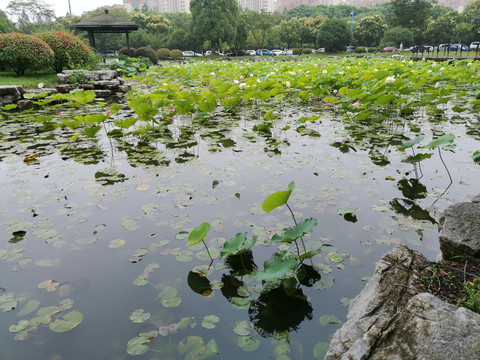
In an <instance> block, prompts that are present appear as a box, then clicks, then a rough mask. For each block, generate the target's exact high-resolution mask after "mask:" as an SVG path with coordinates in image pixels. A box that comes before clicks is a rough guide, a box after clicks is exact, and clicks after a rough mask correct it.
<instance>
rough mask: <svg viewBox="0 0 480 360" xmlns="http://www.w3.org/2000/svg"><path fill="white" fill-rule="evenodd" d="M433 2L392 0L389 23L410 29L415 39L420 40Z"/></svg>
mask: <svg viewBox="0 0 480 360" xmlns="http://www.w3.org/2000/svg"><path fill="white" fill-rule="evenodd" d="M433 2H434V0H392V1H391V2H390V4H391V6H392V11H393V17H392V21H391V25H393V26H401V27H403V28H406V29H410V30H411V31H413V33H414V37H415V40H416V41H417V42H421V41H422V40H423V39H422V37H423V32H424V31H425V29H426V28H427V24H428V21H429V19H430V11H431V9H432V3H433Z"/></svg>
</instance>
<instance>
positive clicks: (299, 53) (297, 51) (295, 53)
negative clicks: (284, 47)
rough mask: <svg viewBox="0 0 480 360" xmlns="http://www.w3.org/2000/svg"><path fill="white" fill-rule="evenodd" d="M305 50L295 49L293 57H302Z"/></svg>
mask: <svg viewBox="0 0 480 360" xmlns="http://www.w3.org/2000/svg"><path fill="white" fill-rule="evenodd" d="M302 54H303V50H302V49H301V48H294V49H293V55H302Z"/></svg>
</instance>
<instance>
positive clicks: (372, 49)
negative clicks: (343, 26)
mask: <svg viewBox="0 0 480 360" xmlns="http://www.w3.org/2000/svg"><path fill="white" fill-rule="evenodd" d="M377 51H378V48H376V47H374V46H372V47H369V48H368V52H369V53H376V52H377Z"/></svg>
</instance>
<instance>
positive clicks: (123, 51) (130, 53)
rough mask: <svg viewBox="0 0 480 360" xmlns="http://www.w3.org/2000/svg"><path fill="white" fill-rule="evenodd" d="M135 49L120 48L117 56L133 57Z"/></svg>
mask: <svg viewBox="0 0 480 360" xmlns="http://www.w3.org/2000/svg"><path fill="white" fill-rule="evenodd" d="M136 51H137V49H135V48H132V47H131V48H128V47H126V46H125V47H122V48H121V49H120V50H118V55H125V56H127V57H135V52H136Z"/></svg>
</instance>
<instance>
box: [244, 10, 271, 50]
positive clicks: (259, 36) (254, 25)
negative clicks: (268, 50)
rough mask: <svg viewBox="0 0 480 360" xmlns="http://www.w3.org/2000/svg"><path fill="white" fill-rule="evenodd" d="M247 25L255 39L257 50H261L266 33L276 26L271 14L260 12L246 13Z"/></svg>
mask: <svg viewBox="0 0 480 360" xmlns="http://www.w3.org/2000/svg"><path fill="white" fill-rule="evenodd" d="M247 19H248V23H249V24H250V34H251V35H252V36H253V38H254V39H255V42H256V43H257V44H256V45H257V47H258V48H260V49H261V48H263V46H264V44H265V39H266V37H267V34H268V32H269V31H270V30H271V29H272V28H273V27H274V26H275V25H276V23H277V19H276V18H275V16H274V15H273V14H270V13H267V12H265V11H262V12H260V13H257V12H254V11H248V12H247Z"/></svg>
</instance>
